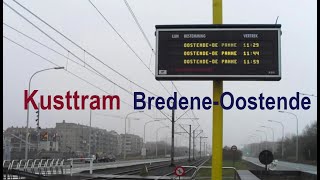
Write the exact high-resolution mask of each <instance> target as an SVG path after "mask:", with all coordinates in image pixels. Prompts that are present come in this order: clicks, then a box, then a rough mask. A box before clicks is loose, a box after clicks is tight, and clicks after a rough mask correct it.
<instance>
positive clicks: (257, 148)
mask: <svg viewBox="0 0 320 180" xmlns="http://www.w3.org/2000/svg"><path fill="white" fill-rule="evenodd" d="M258 136H259V135H251V136H249V138H258V143H257V145H256V152H257V154H259V151H260V149H261V147H260V144H261V142H262V137H261V136H259V137H258ZM259 138H260V142H259Z"/></svg>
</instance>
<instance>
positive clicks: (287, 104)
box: [133, 92, 311, 110]
mask: <svg viewBox="0 0 320 180" xmlns="http://www.w3.org/2000/svg"><path fill="white" fill-rule="evenodd" d="M133 96H134V109H135V110H143V109H149V110H150V109H152V106H155V108H157V109H159V110H162V109H164V108H168V109H179V108H180V109H182V110H185V109H188V108H190V109H198V110H200V109H205V110H209V109H211V107H212V105H220V106H221V107H222V108H223V109H225V110H230V109H232V108H233V107H234V106H236V108H237V109H239V110H243V109H245V108H248V109H250V110H255V109H261V110H265V109H267V110H273V109H278V110H281V109H283V110H286V109H288V108H290V109H292V110H299V109H300V107H301V108H302V109H303V110H308V109H310V105H311V100H310V98H309V97H303V98H301V101H300V97H299V92H297V93H296V96H292V97H290V98H288V99H287V98H286V97H283V96H282V97H276V98H274V97H270V96H269V97H264V96H263V93H261V94H260V95H259V97H254V96H250V97H249V98H248V99H246V98H245V97H242V96H239V97H237V98H235V97H234V96H233V95H232V93H230V92H224V93H222V95H221V96H220V101H219V102H213V101H212V99H211V98H210V97H207V96H206V97H204V98H201V99H200V98H199V97H190V99H188V98H186V97H184V96H182V97H180V98H177V92H174V94H173V97H172V96H171V97H168V98H167V99H165V98H163V97H146V96H145V94H144V93H143V92H134V95H133ZM226 100H227V101H226ZM153 104H154V105H153Z"/></svg>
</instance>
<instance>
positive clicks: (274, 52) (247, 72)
mask: <svg viewBox="0 0 320 180" xmlns="http://www.w3.org/2000/svg"><path fill="white" fill-rule="evenodd" d="M280 28H281V25H279V24H272V25H231V24H220V25H211V24H210V25H156V73H155V76H156V79H157V80H269V81H279V80H280V79H281V61H280V55H281V54H280V49H281V46H280V36H281V29H280Z"/></svg>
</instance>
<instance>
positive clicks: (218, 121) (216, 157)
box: [211, 0, 223, 180]
mask: <svg viewBox="0 0 320 180" xmlns="http://www.w3.org/2000/svg"><path fill="white" fill-rule="evenodd" d="M212 11H213V24H222V0H213V8H212ZM222 93H223V81H214V82H213V101H214V102H219V104H220V96H221V94H222ZM212 113H213V115H212V169H211V179H212V180H222V161H223V159H222V142H223V110H222V107H221V106H219V105H218V106H217V105H214V106H213V110H212Z"/></svg>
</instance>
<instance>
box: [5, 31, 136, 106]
mask: <svg viewBox="0 0 320 180" xmlns="http://www.w3.org/2000/svg"><path fill="white" fill-rule="evenodd" d="M3 37H4V38H5V39H7V40H8V41H10V42H12V43H14V44H16V45H17V46H19V47H21V48H22V49H24V50H26V51H29V52H30V53H32V54H34V55H36V56H38V57H40V58H41V59H43V60H45V61H47V62H49V63H50V64H53V65H55V66H56V67H59V65H58V64H56V63H54V62H52V61H51V60H49V59H47V58H45V57H43V56H42V55H40V54H38V53H36V52H34V51H32V50H30V49H29V48H26V47H24V46H23V45H21V44H19V43H17V42H16V41H14V40H12V39H10V38H8V37H7V36H5V35H3ZM64 70H65V71H66V72H68V73H70V74H72V75H73V76H75V77H77V78H79V79H80V80H82V81H84V82H86V83H88V84H90V85H91V86H93V87H95V88H97V89H99V90H101V91H103V92H105V93H107V94H110V93H108V92H106V91H105V90H103V89H101V88H100V87H98V86H96V85H94V84H92V83H90V82H89V81H87V80H85V79H83V78H81V77H80V76H78V75H76V74H74V73H72V72H70V71H68V70H66V69H64ZM120 101H121V102H123V103H125V104H127V105H129V106H130V107H133V106H132V105H131V104H129V103H127V102H125V101H123V100H120Z"/></svg>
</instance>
